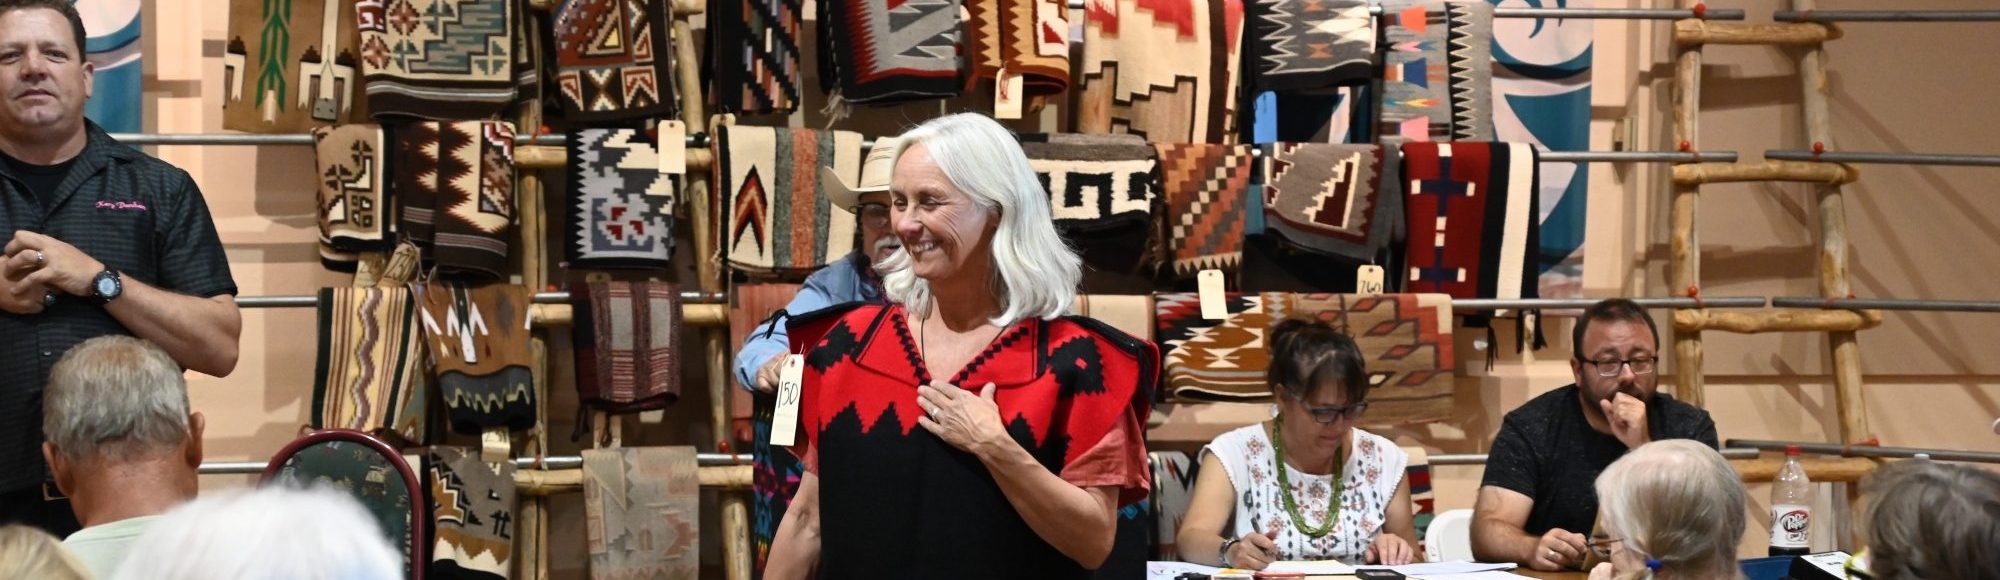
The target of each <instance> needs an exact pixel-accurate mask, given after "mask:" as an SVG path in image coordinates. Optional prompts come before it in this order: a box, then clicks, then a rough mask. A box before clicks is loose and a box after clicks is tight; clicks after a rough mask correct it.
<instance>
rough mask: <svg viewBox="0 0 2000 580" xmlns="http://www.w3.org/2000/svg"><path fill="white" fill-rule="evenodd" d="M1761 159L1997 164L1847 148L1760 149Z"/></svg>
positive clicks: (1996, 163) (1996, 159)
mask: <svg viewBox="0 0 2000 580" xmlns="http://www.w3.org/2000/svg"><path fill="white" fill-rule="evenodd" d="M1764 158H1765V159H1777V160H1780V161H1823V162H1827V163H1887V164H1895V165H1955V166H1963V167H2000V155H1954V154H1935V153H1857V152H1849V151H1828V152H1825V153H1819V154H1814V153H1813V152H1811V151H1796V150H1773V151H1765V152H1764Z"/></svg>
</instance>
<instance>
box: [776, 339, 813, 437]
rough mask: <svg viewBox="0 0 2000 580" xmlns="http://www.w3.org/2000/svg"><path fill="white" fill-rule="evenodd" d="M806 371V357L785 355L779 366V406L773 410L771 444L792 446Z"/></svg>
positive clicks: (796, 428)
mask: <svg viewBox="0 0 2000 580" xmlns="http://www.w3.org/2000/svg"><path fill="white" fill-rule="evenodd" d="M805 373H806V357H805V356H803V355H796V354H790V355H785V362H784V363H783V364H782V365H781V366H779V367H778V408H777V409H776V410H774V411H772V412H771V444H772V445H777V446H779V447H791V446H792V438H793V437H794V436H796V435H797V434H798V430H799V392H800V391H801V390H802V389H801V384H800V383H802V382H803V379H804V377H805Z"/></svg>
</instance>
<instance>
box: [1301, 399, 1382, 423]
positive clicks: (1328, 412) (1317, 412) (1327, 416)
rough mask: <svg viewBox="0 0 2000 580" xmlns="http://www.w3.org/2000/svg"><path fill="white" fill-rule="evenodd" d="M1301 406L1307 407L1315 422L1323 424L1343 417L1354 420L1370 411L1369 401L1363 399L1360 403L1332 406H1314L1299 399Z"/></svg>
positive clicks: (1307, 411)
mask: <svg viewBox="0 0 2000 580" xmlns="http://www.w3.org/2000/svg"><path fill="white" fill-rule="evenodd" d="M1299 406H1301V407H1305V408H1306V414H1307V415H1312V418H1313V422H1315V423H1319V424H1321V425H1327V424H1331V423H1333V422H1334V421H1339V420H1340V419H1341V418H1342V417H1345V418H1347V420H1349V421H1352V420H1355V419H1359V418H1361V414H1362V413H1366V412H1368V401H1362V402H1359V403H1353V404H1349V405H1335V406H1332V407H1314V406H1311V405H1307V404H1305V401H1299Z"/></svg>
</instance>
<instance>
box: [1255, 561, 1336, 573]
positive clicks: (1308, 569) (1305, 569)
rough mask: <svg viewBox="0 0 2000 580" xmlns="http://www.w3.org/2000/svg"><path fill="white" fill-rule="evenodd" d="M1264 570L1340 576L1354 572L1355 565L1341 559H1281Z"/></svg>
mask: <svg viewBox="0 0 2000 580" xmlns="http://www.w3.org/2000/svg"><path fill="white" fill-rule="evenodd" d="M1264 571H1265V572H1299V573H1303V574H1306V575H1308V576H1339V575H1344V574H1353V573H1354V567H1353V566H1349V565H1346V564H1342V563H1340V561H1339V560H1320V561H1317V562H1302V561H1297V560H1281V561H1277V562H1272V563H1271V565H1270V566H1269V567H1266V568H1264Z"/></svg>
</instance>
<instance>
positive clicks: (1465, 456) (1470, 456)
mask: <svg viewBox="0 0 2000 580" xmlns="http://www.w3.org/2000/svg"><path fill="white" fill-rule="evenodd" d="M1722 456H1723V457H1726V458H1729V459H1756V458H1757V450H1755V449H1723V450H1722ZM1429 459H1430V463H1431V465H1485V464H1486V454H1485V453H1442V454H1432V455H1431V456H1430V458H1429Z"/></svg>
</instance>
